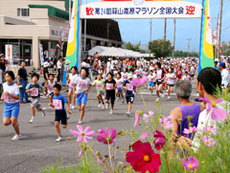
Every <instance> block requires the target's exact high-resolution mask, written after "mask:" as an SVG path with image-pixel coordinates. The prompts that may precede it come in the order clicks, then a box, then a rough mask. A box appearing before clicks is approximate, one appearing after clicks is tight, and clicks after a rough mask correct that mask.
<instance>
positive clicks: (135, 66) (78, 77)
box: [1, 56, 229, 142]
mask: <svg viewBox="0 0 230 173" xmlns="http://www.w3.org/2000/svg"><path fill="white" fill-rule="evenodd" d="M47 63H48V62H45V63H44V69H45V70H43V72H44V73H43V76H44V77H43V78H44V79H43V78H42V79H39V78H41V76H40V75H39V74H38V73H32V74H31V80H30V79H28V78H29V76H28V74H27V71H26V68H25V63H24V62H22V63H21V68H20V69H19V70H18V74H14V73H13V72H12V71H7V70H6V69H1V75H2V74H3V75H2V76H3V79H4V80H5V82H4V83H3V92H2V94H1V99H2V100H4V110H3V111H2V112H3V124H4V125H10V124H12V125H13V127H14V129H15V132H16V135H15V136H14V137H13V138H12V140H18V139H20V138H21V136H20V131H19V124H18V116H19V113H20V103H21V104H22V103H30V104H31V115H32V116H31V119H30V120H29V121H28V122H29V123H34V121H35V116H36V110H37V111H39V112H41V113H42V116H45V110H46V108H45V107H42V104H41V100H40V97H41V96H42V97H44V99H48V100H49V105H47V106H49V107H50V108H52V109H54V110H55V120H54V121H55V127H56V130H57V134H58V138H57V139H56V141H57V142H59V141H61V140H62V134H61V130H60V123H61V125H62V127H63V128H66V127H67V120H68V118H69V117H70V114H71V113H72V110H74V109H75V108H77V109H78V110H79V111H80V118H79V120H78V124H82V123H83V118H84V115H85V109H87V107H86V105H87V100H88V93H89V91H90V89H91V88H92V87H95V88H96V95H95V97H96V99H97V100H98V104H97V105H95V106H98V108H100V109H105V110H108V112H109V114H113V109H114V105H115V104H116V102H117V101H121V102H122V103H124V102H126V103H127V105H128V106H127V112H126V113H125V114H126V115H127V116H130V115H131V113H132V106H133V103H134V100H135V97H136V96H137V93H138V89H139V88H138V87H137V86H135V85H133V84H132V81H133V80H136V79H142V78H145V79H146V82H145V83H144V84H143V87H145V88H146V89H148V90H149V93H151V94H152V97H153V99H154V100H155V101H156V102H159V101H160V100H161V98H163V97H164V96H165V95H167V99H169V100H170V97H171V93H172V92H173V90H174V85H175V83H176V82H177V81H181V80H185V81H191V80H193V79H194V76H195V74H196V72H197V64H198V58H169V59H167V58H162V59H153V60H150V61H148V60H146V59H144V58H137V59H123V60H122V59H119V58H113V59H112V58H109V59H108V61H107V62H106V63H105V62H104V61H103V60H102V59H101V58H99V57H97V56H96V57H93V58H92V57H89V58H88V59H86V60H85V61H83V62H82V64H81V69H77V68H76V67H71V68H66V67H65V66H66V65H68V62H65V61H64V59H63V58H59V60H58V62H57V65H56V67H57V71H58V73H57V74H56V73H55V74H52V73H49V70H47V69H46V68H48V66H49V64H48V65H47ZM219 65H223V64H221V63H220V64H219ZM61 69H67V71H66V72H67V75H66V76H65V74H64V73H63V71H62V70H61ZM63 74H64V77H63ZM62 78H66V80H62ZM43 80H44V81H43ZM228 80H229V79H228ZM62 81H66V82H64V84H63V82H62ZM63 87H64V89H63ZM61 91H62V93H64V91H67V98H66V97H65V96H63V95H62V94H61ZM153 93H156V96H155V94H153ZM90 94H91V93H90ZM28 96H29V97H30V99H28ZM66 111H67V112H66Z"/></svg>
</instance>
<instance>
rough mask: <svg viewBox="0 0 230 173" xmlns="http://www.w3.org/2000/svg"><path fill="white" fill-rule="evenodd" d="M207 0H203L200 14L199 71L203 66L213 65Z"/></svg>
mask: <svg viewBox="0 0 230 173" xmlns="http://www.w3.org/2000/svg"><path fill="white" fill-rule="evenodd" d="M210 19H211V18H210V11H209V0H203V11H202V16H201V34H200V55H199V72H200V71H201V70H202V69H203V68H205V67H214V48H213V41H212V27H211V22H210Z"/></svg>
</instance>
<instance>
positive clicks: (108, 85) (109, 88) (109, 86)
mask: <svg viewBox="0 0 230 173" xmlns="http://www.w3.org/2000/svg"><path fill="white" fill-rule="evenodd" d="M106 89H107V90H113V89H114V87H113V84H111V83H107V84H106Z"/></svg>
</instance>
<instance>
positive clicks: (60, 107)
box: [53, 100, 63, 110]
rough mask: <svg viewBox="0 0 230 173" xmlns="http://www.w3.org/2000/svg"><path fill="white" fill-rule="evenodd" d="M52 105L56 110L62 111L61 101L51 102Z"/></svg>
mask: <svg viewBox="0 0 230 173" xmlns="http://www.w3.org/2000/svg"><path fill="white" fill-rule="evenodd" d="M53 105H54V108H55V109H56V110H62V109H63V107H62V101H61V100H53Z"/></svg>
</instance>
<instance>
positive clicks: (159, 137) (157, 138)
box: [153, 130, 166, 150]
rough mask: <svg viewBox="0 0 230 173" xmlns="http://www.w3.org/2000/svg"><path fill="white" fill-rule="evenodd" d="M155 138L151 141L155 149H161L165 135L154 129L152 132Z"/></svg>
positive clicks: (164, 141)
mask: <svg viewBox="0 0 230 173" xmlns="http://www.w3.org/2000/svg"><path fill="white" fill-rule="evenodd" d="M153 136H154V138H155V140H154V141H153V143H154V144H155V148H156V149H157V150H161V148H163V147H164V145H165V143H166V140H165V135H164V134H163V133H162V132H161V131H158V130H157V131H155V132H154V134H153Z"/></svg>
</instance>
